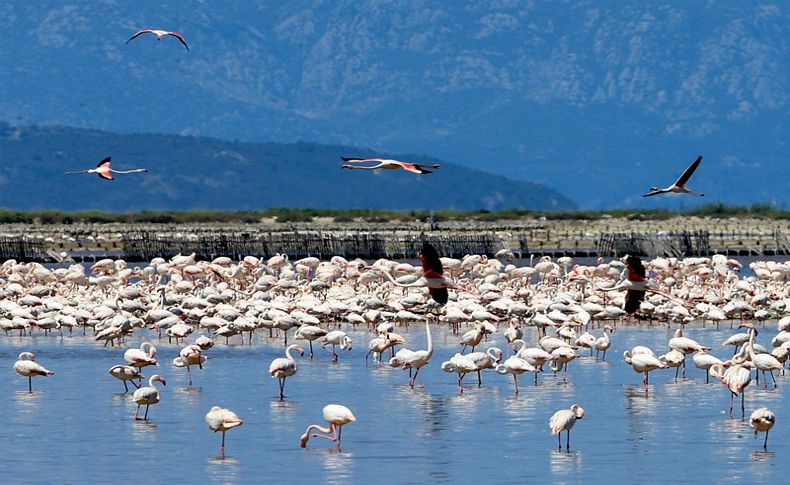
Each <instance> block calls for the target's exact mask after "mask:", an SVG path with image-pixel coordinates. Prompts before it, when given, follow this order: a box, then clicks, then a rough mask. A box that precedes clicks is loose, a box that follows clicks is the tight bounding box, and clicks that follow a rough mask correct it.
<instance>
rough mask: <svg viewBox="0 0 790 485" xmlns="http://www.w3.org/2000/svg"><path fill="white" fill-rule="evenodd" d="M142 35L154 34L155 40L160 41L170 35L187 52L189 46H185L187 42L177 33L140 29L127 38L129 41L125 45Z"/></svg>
mask: <svg viewBox="0 0 790 485" xmlns="http://www.w3.org/2000/svg"><path fill="white" fill-rule="evenodd" d="M143 34H154V35H155V36H156V40H162V37H164V36H166V35H172V36H173V37H175V38H176V39H178V41H179V42H181V43H182V44H184V47H186V48H187V50H189V46H188V45H187V41H185V40H184V36H183V35H181V34H179V33H178V32H170V31H167V30H157V29H141V30H138V31H137V32H135V33H134V35H133V36H131V37H130V38H129V40H127V41H126V43H127V44H128V43H129V42H131V41H133V40H134V39H136V38H137V37H140V36H141V35H143Z"/></svg>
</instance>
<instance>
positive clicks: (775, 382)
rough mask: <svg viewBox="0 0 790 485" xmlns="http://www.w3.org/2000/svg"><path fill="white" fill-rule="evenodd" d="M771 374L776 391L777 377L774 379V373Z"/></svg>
mask: <svg viewBox="0 0 790 485" xmlns="http://www.w3.org/2000/svg"><path fill="white" fill-rule="evenodd" d="M770 372H771V380H772V381H774V389H776V377H774V371H770ZM766 382H767V381H766Z"/></svg>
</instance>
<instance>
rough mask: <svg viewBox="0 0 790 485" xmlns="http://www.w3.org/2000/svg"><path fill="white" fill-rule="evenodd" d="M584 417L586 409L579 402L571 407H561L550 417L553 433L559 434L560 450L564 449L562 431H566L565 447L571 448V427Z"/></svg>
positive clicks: (568, 449)
mask: <svg viewBox="0 0 790 485" xmlns="http://www.w3.org/2000/svg"><path fill="white" fill-rule="evenodd" d="M583 417H584V409H582V407H581V406H579V405H578V404H574V405H573V406H571V408H570V409H560V410H559V411H557V412H556V413H554V416H552V417H551V419H549V427H550V428H551V434H556V435H557V443H558V446H559V449H560V451H561V450H562V432H563V431H565V432H566V440H565V449H566V450H567V451H570V450H571V428H573V425H574V424H576V420H577V419H582V418H583Z"/></svg>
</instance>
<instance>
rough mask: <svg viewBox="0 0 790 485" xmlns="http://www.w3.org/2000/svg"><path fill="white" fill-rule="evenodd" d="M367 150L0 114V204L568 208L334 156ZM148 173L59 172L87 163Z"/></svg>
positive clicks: (544, 196) (524, 193)
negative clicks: (5, 119) (357, 165)
mask: <svg viewBox="0 0 790 485" xmlns="http://www.w3.org/2000/svg"><path fill="white" fill-rule="evenodd" d="M373 155H378V154H377V153H374V152H371V151H370V150H366V149H360V148H352V147H343V146H333V145H319V144H316V143H290V144H283V143H247V142H238V141H227V140H217V139H212V138H206V137H195V136H182V135H150V134H113V133H107V132H102V131H97V130H86V129H81V128H65V127H36V126H30V127H13V126H11V125H9V124H7V123H0V194H2V195H1V196H0V206H2V207H8V208H15V209H61V210H87V209H101V210H107V211H139V210H154V209H158V210H187V209H220V210H255V209H265V208H271V207H305V208H328V209H345V208H371V209H402V210H403V209H429V210H432V209H459V210H477V209H487V210H497V209H503V208H510V207H520V208H539V209H546V210H557V209H572V208H574V207H575V204H574V202H573V201H571V200H569V199H568V198H567V197H565V196H563V195H562V194H560V193H558V192H556V191H553V190H551V189H548V188H546V187H544V186H542V185H539V184H533V183H530V182H524V181H518V180H511V179H507V178H505V177H502V176H499V175H493V174H490V173H486V172H482V171H480V170H476V169H473V168H469V167H463V166H459V165H453V164H445V163H441V161H440V160H436V159H431V158H427V157H424V156H408V155H407V156H406V158H407V159H408V160H410V161H415V162H422V163H440V165H441V166H440V168H438V169H436V170H435V172H434V173H431V174H425V175H417V174H413V173H410V172H406V171H404V170H387V171H383V170H377V171H362V170H341V168H340V167H341V165H342V164H343V162H342V161H341V160H340V157H341V156H354V157H358V156H362V157H368V156H373ZM107 156H111V157H112V168H113V169H116V170H128V169H133V168H147V169H148V172H147V173H142V174H126V175H116V176H115V178H114V179H113V180H103V179H101V178H99V176H98V175H96V174H79V175H71V176H66V175H64V172H67V171H75V170H83V169H88V168H94V167H95V166H96V163H97V162H98V161H100V160H102V159H104V158H105V157H107Z"/></svg>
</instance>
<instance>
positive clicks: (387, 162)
mask: <svg viewBox="0 0 790 485" xmlns="http://www.w3.org/2000/svg"><path fill="white" fill-rule="evenodd" d="M340 158H341V160H343V161H344V162H349V163H365V162H378V163H377V165H373V166H369V167H365V166H357V165H343V166H342V167H340V168H345V169H353V170H380V169H382V170H395V169H399V168H400V169H403V170H406V171H409V172H412V173H416V174H420V175H425V174H427V173H433V172H432V171H430V170H427V169H426V167H427V168H433V169H436V168H439V164H437V163H409V162H401V161H400V160H392V159H387V158H353V157H340Z"/></svg>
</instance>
